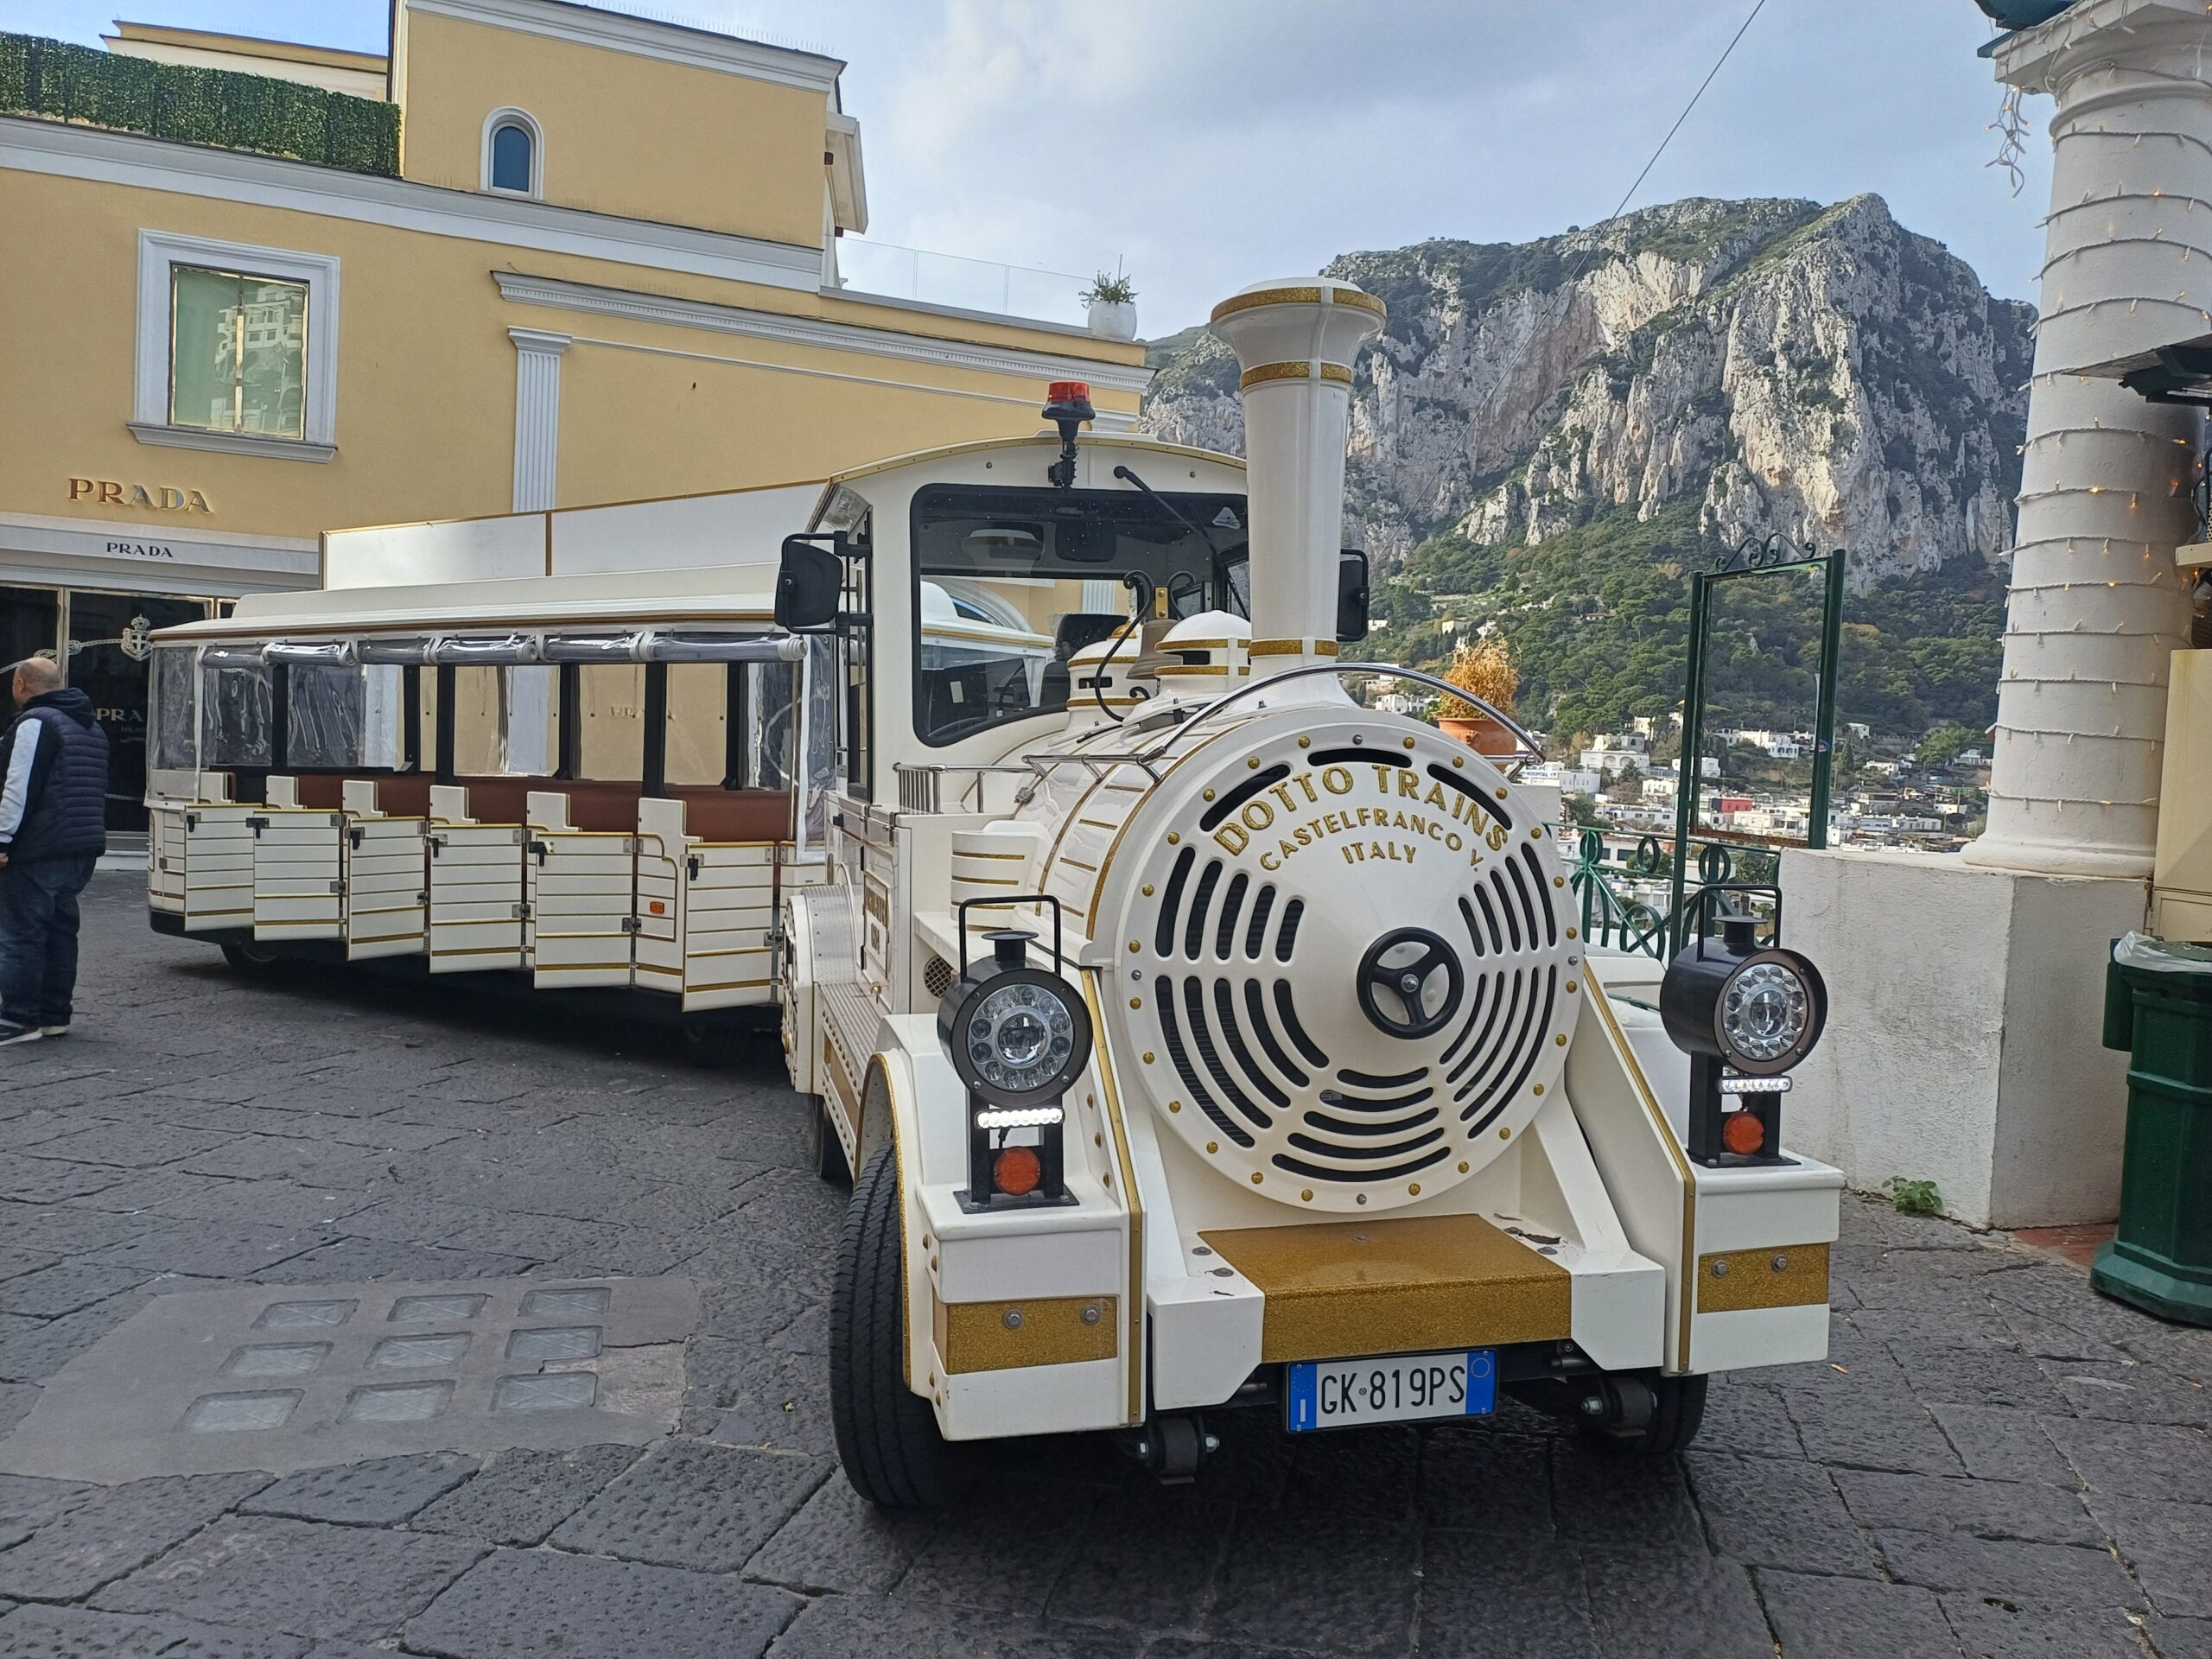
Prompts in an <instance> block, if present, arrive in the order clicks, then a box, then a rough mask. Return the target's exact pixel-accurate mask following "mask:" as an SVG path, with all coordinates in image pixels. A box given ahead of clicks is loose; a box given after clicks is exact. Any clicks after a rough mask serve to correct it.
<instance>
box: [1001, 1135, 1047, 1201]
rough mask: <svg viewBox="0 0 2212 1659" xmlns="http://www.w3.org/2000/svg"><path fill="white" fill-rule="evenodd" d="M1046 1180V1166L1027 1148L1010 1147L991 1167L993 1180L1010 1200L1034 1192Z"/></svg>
mask: <svg viewBox="0 0 2212 1659" xmlns="http://www.w3.org/2000/svg"><path fill="white" fill-rule="evenodd" d="M991 1179H992V1180H993V1181H994V1182H995V1183H996V1184H997V1185H998V1189H999V1191H1000V1192H1003V1193H1005V1194H1006V1195H1007V1197H1008V1198H1023V1197H1026V1196H1027V1195H1028V1194H1029V1193H1032V1192H1035V1191H1036V1190H1037V1183H1038V1182H1039V1181H1040V1180H1042V1179H1045V1166H1044V1165H1042V1164H1040V1163H1039V1162H1038V1161H1037V1154H1036V1153H1035V1152H1034V1151H1033V1150H1032V1149H1030V1148H1029V1147H1007V1149H1006V1150H1005V1151H1003V1152H1001V1154H999V1155H998V1157H997V1159H996V1160H995V1161H994V1162H993V1163H992V1165H991Z"/></svg>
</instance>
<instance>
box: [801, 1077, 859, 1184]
mask: <svg viewBox="0 0 2212 1659" xmlns="http://www.w3.org/2000/svg"><path fill="white" fill-rule="evenodd" d="M806 1155H807V1158H808V1160H809V1161H810V1162H811V1163H812V1164H813V1166H814V1173H816V1174H817V1175H819V1176H820V1177H821V1178H822V1179H823V1180H824V1181H827V1182H828V1183H829V1185H831V1186H839V1187H844V1188H846V1189H848V1190H850V1188H851V1186H852V1185H853V1171H852V1166H850V1165H849V1164H848V1163H847V1162H846V1161H845V1143H844V1142H843V1141H840V1140H839V1139H838V1138H837V1131H836V1129H834V1128H831V1127H830V1124H829V1102H828V1101H826V1100H824V1099H823V1097H822V1096H819V1095H817V1096H814V1097H813V1104H812V1106H811V1108H810V1109H809V1111H808V1113H807V1119H806Z"/></svg>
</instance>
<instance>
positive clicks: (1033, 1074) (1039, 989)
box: [961, 979, 1084, 1098]
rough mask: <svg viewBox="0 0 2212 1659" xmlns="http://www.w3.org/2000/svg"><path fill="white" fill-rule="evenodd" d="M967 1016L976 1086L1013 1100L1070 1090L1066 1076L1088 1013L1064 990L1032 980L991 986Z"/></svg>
mask: <svg viewBox="0 0 2212 1659" xmlns="http://www.w3.org/2000/svg"><path fill="white" fill-rule="evenodd" d="M965 1012H966V1014H967V1018H966V1020H965V1022H964V1023H965V1033H964V1036H963V1039H962V1045H961V1046H962V1047H963V1049H964V1050H965V1051H966V1053H967V1057H968V1063H969V1066H971V1067H972V1068H973V1069H974V1071H975V1074H976V1075H975V1079H974V1082H973V1084H971V1086H972V1087H975V1088H977V1089H979V1090H987V1091H988V1092H989V1093H990V1094H992V1095H993V1096H1004V1097H1008V1098H1011V1097H1014V1096H1020V1097H1023V1098H1027V1096H1031V1095H1033V1094H1035V1093H1036V1092H1037V1091H1038V1090H1039V1089H1053V1088H1065V1087H1066V1080H1065V1078H1063V1077H1061V1075H1060V1073H1061V1071H1063V1069H1064V1068H1065V1066H1066V1065H1067V1063H1068V1060H1069V1058H1071V1056H1072V1055H1073V1054H1074V1053H1075V1050H1076V1035H1077V1032H1076V1020H1077V1018H1078V1017H1079V1016H1080V1015H1082V1014H1083V1012H1084V1011H1083V1010H1082V1009H1081V1008H1079V1007H1076V1006H1075V1005H1074V1004H1073V1003H1071V1001H1069V999H1068V998H1067V996H1066V995H1064V994H1063V993H1062V991H1061V989H1060V988H1059V987H1058V986H1056V985H1052V984H1049V983H1047V984H1039V983H1036V982H1033V981H1030V980H1027V979H1024V980H1022V981H1021V982H1020V983H1017V984H1012V985H1006V984H994V985H990V986H987V987H986V988H984V991H983V994H982V995H981V996H978V997H976V999H974V1001H973V1003H972V1004H971V1006H970V1007H969V1008H968V1009H967V1010H966V1011H965Z"/></svg>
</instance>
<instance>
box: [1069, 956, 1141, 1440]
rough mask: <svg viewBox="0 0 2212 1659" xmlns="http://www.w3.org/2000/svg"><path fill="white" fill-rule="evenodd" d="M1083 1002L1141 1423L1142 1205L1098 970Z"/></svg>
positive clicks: (1132, 1417)
mask: <svg viewBox="0 0 2212 1659" xmlns="http://www.w3.org/2000/svg"><path fill="white" fill-rule="evenodd" d="M1083 1000H1084V1002H1085V1003H1087V1004H1088V1005H1089V1006H1090V1029H1091V1030H1092V1031H1093V1032H1094V1033H1096V1042H1095V1043H1094V1044H1093V1046H1092V1047H1091V1051H1090V1052H1091V1055H1092V1057H1093V1058H1096V1061H1097V1062H1098V1086H1099V1088H1100V1090H1103V1092H1104V1094H1105V1096H1106V1119H1107V1122H1109V1124H1111V1125H1112V1126H1113V1130H1114V1162H1115V1165H1116V1167H1117V1168H1119V1169H1120V1171H1121V1172H1122V1203H1123V1204H1125V1205H1128V1212H1129V1352H1128V1364H1127V1366H1126V1368H1125V1369H1126V1370H1128V1380H1129V1421H1130V1422H1131V1423H1141V1422H1142V1421H1144V1310H1145V1278H1144V1200H1143V1199H1141V1198H1139V1197H1138V1196H1137V1178H1136V1170H1135V1166H1133V1165H1132V1164H1131V1163H1130V1161H1129V1131H1128V1125H1127V1123H1125V1122H1123V1121H1122V1091H1121V1090H1120V1089H1119V1088H1118V1087H1116V1084H1115V1082H1114V1057H1113V1056H1112V1055H1111V1054H1110V1053H1109V1052H1108V1043H1107V1038H1106V1021H1105V1017H1104V1010H1103V1008H1102V1007H1100V1006H1099V1001H1098V970H1097V969H1095V968H1094V969H1086V970H1085V971H1084V975H1083Z"/></svg>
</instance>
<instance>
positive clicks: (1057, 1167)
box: [937, 893, 1091, 1210]
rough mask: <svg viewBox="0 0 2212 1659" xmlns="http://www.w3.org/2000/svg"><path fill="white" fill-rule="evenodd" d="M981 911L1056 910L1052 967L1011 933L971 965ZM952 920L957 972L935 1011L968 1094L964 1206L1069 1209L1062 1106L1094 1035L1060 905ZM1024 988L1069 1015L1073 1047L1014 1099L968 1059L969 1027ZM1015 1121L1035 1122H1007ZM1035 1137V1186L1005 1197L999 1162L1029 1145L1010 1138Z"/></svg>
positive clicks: (995, 935)
mask: <svg viewBox="0 0 2212 1659" xmlns="http://www.w3.org/2000/svg"><path fill="white" fill-rule="evenodd" d="M978 904H980V905H985V906H994V907H995V906H1010V905H1020V904H1045V905H1050V906H1052V967H1051V968H1049V969H1046V968H1034V967H1032V966H1030V965H1029V944H1030V942H1031V941H1032V940H1033V938H1035V937H1036V936H1035V935H1034V934H1032V933H1027V932H1023V931H1017V930H1014V929H1010V928H1009V929H1001V930H1000V931H995V932H992V933H989V934H987V935H986V936H985V937H986V938H988V940H989V941H990V945H991V954H990V955H989V956H988V957H983V958H981V959H980V960H976V961H970V960H969V956H968V914H967V913H968V910H969V906H972V905H978ZM955 920H956V925H957V926H958V928H959V930H960V972H959V975H958V976H957V978H955V979H954V980H953V982H952V983H951V984H950V985H949V986H947V987H946V988H945V992H944V997H943V998H942V999H940V1000H939V1001H938V1011H937V1034H938V1041H939V1042H941V1043H943V1044H944V1050H945V1053H946V1055H947V1057H948V1058H950V1060H951V1061H952V1069H953V1071H955V1072H956V1073H957V1075H958V1077H959V1078H960V1081H961V1082H962V1083H963V1084H964V1085H966V1088H967V1090H968V1189H967V1191H966V1192H964V1193H963V1194H962V1195H961V1204H962V1205H963V1208H966V1209H969V1210H990V1209H1003V1208H1008V1207H1012V1206H1014V1205H1035V1204H1059V1203H1063V1202H1065V1201H1066V1198H1067V1188H1066V1184H1065V1157H1064V1154H1063V1141H1062V1133H1063V1128H1064V1120H1063V1116H1062V1108H1061V1105H1060V1101H1061V1097H1062V1096H1064V1095H1065V1093H1066V1092H1067V1090H1068V1089H1069V1087H1070V1086H1071V1085H1072V1084H1074V1083H1075V1081H1076V1079H1077V1078H1078V1077H1081V1076H1082V1075H1083V1072H1084V1067H1085V1066H1087V1065H1090V1046H1091V1029H1090V1010H1089V1009H1088V1008H1086V1007H1084V1002H1083V999H1082V997H1081V996H1080V995H1077V992H1076V991H1075V989H1074V988H1073V987H1072V986H1071V985H1070V984H1069V983H1068V982H1067V980H1066V979H1065V977H1063V976H1062V975H1061V972H1060V968H1061V961H1062V958H1061V954H1060V915H1059V901H1058V899H1054V898H1053V897H1052V895H1050V894H1049V893H1033V894H1029V895H1027V896H1026V897H1022V898H1018V899H968V900H965V901H964V902H963V903H962V904H961V905H960V906H959V908H958V912H957V916H956V918H955ZM1023 984H1027V985H1034V986H1036V987H1037V988H1039V990H1041V991H1043V992H1045V993H1046V995H1050V996H1051V997H1052V998H1053V999H1054V1000H1055V1001H1058V1003H1059V1004H1060V1006H1061V1007H1063V1008H1064V1009H1065V1011H1066V1013H1067V1016H1068V1020H1069V1023H1070V1025H1071V1027H1072V1041H1071V1044H1070V1046H1069V1051H1068V1055H1067V1058H1065V1060H1063V1061H1062V1062H1061V1064H1060V1065H1059V1066H1058V1068H1057V1069H1056V1070H1055V1071H1053V1072H1052V1075H1051V1076H1050V1077H1047V1078H1046V1079H1045V1080H1044V1081H1043V1082H1041V1083H1039V1084H1037V1085H1036V1086H1035V1087H1033V1088H1030V1089H1025V1090H1020V1091H1018V1092H1014V1091H1009V1090H1005V1089H1002V1088H1000V1087H998V1086H997V1085H995V1084H992V1083H991V1082H990V1081H989V1080H988V1078H986V1077H983V1075H982V1073H981V1072H980V1071H978V1070H977V1069H976V1064H975V1060H974V1058H972V1057H971V1056H970V1055H969V1052H968V1041H967V1038H968V1026H969V1020H972V1019H973V1018H974V1016H975V1014H976V1010H977V1009H978V1008H980V1007H981V1006H982V1002H983V1000H984V999H985V998H986V997H987V996H988V995H990V994H991V993H992V992H994V991H998V990H1003V989H1005V988H1007V987H1009V986H1014V985H1023ZM1014 1117H1026V1118H1029V1119H1031V1120H1032V1121H1029V1122H1006V1121H1004V1120H1006V1119H1007V1118H1014ZM1030 1130H1034V1131H1035V1133H1036V1140H1035V1141H1034V1143H1031V1142H1028V1141H1021V1142H1016V1141H1014V1138H1013V1137H1014V1135H1018V1134H1023V1133H1026V1132H1027V1131H1030ZM1032 1144H1033V1149H1034V1151H1035V1154H1036V1156H1037V1160H1038V1164H1039V1174H1038V1179H1037V1180H1036V1182H1035V1183H1034V1185H1033V1187H1031V1188H1030V1189H1029V1190H1027V1191H1026V1192H1007V1191H1005V1190H1003V1188H1002V1187H1001V1183H1000V1180H999V1178H998V1174H997V1170H998V1164H999V1158H1000V1155H1001V1154H1003V1153H1005V1152H1006V1151H1007V1149H1008V1148H1009V1147H1012V1146H1014V1145H1032Z"/></svg>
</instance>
